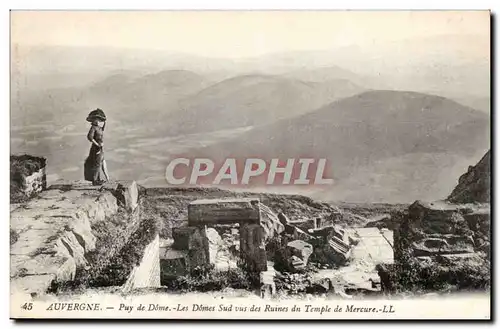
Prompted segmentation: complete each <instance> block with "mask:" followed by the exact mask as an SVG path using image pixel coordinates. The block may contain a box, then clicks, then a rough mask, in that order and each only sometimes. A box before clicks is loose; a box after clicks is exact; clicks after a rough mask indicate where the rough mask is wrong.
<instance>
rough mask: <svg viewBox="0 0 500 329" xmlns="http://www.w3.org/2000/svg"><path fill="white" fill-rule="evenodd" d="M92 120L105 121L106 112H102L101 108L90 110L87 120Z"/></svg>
mask: <svg viewBox="0 0 500 329" xmlns="http://www.w3.org/2000/svg"><path fill="white" fill-rule="evenodd" d="M94 120H101V121H106V114H104V111H103V110H101V109H95V110H93V111H92V112H90V113H89V115H88V116H87V121H88V122H92V121H94Z"/></svg>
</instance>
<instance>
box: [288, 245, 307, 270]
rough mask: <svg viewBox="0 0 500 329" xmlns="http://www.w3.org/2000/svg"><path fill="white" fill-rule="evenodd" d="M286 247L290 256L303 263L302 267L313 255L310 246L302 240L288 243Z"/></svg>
mask: <svg viewBox="0 0 500 329" xmlns="http://www.w3.org/2000/svg"><path fill="white" fill-rule="evenodd" d="M286 247H287V249H288V250H289V252H290V254H291V255H293V256H296V257H298V258H299V259H300V260H301V261H302V262H303V263H304V266H306V265H307V261H308V260H309V257H310V256H311V254H312V253H313V247H312V245H311V244H309V243H307V242H305V241H302V240H294V241H290V242H288V243H287V245H286Z"/></svg>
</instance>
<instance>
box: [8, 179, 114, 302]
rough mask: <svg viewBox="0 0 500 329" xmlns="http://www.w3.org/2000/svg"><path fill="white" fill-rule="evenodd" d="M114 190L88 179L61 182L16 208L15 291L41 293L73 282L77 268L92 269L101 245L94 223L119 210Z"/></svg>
mask: <svg viewBox="0 0 500 329" xmlns="http://www.w3.org/2000/svg"><path fill="white" fill-rule="evenodd" d="M114 193H115V191H113V190H109V189H106V188H104V187H97V186H91V184H90V183H87V182H60V183H58V184H56V185H53V186H51V187H49V188H48V189H47V190H46V191H43V192H42V193H40V194H39V195H38V197H36V198H34V199H32V200H30V201H29V202H27V203H25V204H22V205H20V206H19V207H17V208H15V209H13V210H12V212H11V220H10V227H11V230H14V231H15V232H16V233H17V234H18V238H17V240H16V242H15V243H13V244H12V245H11V248H10V258H11V268H10V275H11V281H12V284H11V287H14V288H15V289H13V290H16V291H22V292H26V293H30V292H35V293H41V292H43V291H45V290H46V288H47V287H49V286H50V284H51V283H52V281H54V280H55V281H56V282H64V281H70V280H72V279H74V278H75V273H76V270H77V268H85V267H87V266H88V262H87V259H86V254H87V253H88V252H89V251H92V250H94V249H95V244H96V237H95V236H94V234H93V233H92V228H91V225H92V224H93V223H96V222H99V221H103V220H106V218H108V217H110V216H112V215H113V214H115V213H116V212H117V211H118V202H117V199H116V197H115V194H114Z"/></svg>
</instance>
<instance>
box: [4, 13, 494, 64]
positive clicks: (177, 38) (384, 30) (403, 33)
mask: <svg viewBox="0 0 500 329" xmlns="http://www.w3.org/2000/svg"><path fill="white" fill-rule="evenodd" d="M489 24H490V17H489V12H488V11H434V12H430V11H413V12H410V11H392V12H382V11H378V12H377V11H355V12H353V11H287V12H285V11H240V12H234V11H232V12H231V11H135V12H133V11H12V12H11V42H12V43H16V44H20V45H56V46H93V47H95V46H97V47H99V46H108V47H120V48H140V49H155V50H166V51H172V52H183V53H189V54H196V55H203V56H207V57H219V58H238V57H252V56H260V55H263V54H267V53H276V52H288V51H309V50H330V49H333V48H335V47H339V46H349V45H365V46H369V45H370V44H372V43H374V42H377V43H380V42H391V41H398V40H404V39H411V38H414V37H432V36H442V35H450V34H459V35H463V34H467V35H478V36H482V37H487V38H489V31H490V25H489Z"/></svg>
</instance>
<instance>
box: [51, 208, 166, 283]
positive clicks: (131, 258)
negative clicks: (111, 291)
mask: <svg viewBox="0 0 500 329" xmlns="http://www.w3.org/2000/svg"><path fill="white" fill-rule="evenodd" d="M130 216H131V215H130V214H128V213H127V212H126V211H124V210H119V212H118V213H117V214H115V215H114V216H112V217H110V218H107V219H106V220H104V221H100V222H97V223H95V224H93V225H92V232H93V234H94V235H95V236H96V238H97V241H96V248H95V250H94V251H92V252H89V253H88V254H87V255H86V258H87V260H88V262H89V268H87V269H78V270H77V273H76V277H75V280H74V281H72V282H67V283H64V284H60V285H57V286H53V287H52V288H51V292H61V291H65V290H66V291H68V290H69V291H79V290H84V289H87V288H97V287H109V286H121V285H123V284H124V283H125V282H126V281H127V279H128V277H129V275H130V273H131V271H132V269H133V268H134V267H135V266H137V265H139V263H140V261H141V260H142V257H143V256H144V249H145V248H146V246H147V245H148V244H150V243H151V242H152V241H153V239H154V238H155V237H156V235H157V234H158V231H159V223H158V222H159V220H158V218H157V217H156V216H151V213H150V212H149V211H147V209H142V207H141V214H140V218H139V219H138V220H137V221H136V224H134V225H131V224H130V222H131V220H133V219H131V218H130Z"/></svg>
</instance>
